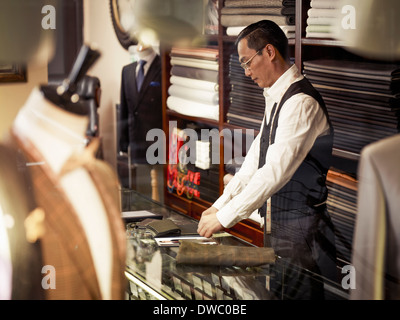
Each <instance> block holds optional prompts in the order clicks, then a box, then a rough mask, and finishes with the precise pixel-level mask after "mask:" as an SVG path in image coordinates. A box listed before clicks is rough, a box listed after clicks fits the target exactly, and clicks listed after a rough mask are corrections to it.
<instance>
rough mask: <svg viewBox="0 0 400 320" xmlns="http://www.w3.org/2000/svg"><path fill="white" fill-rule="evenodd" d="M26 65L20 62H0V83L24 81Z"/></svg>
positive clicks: (25, 79) (25, 78)
mask: <svg viewBox="0 0 400 320" xmlns="http://www.w3.org/2000/svg"><path fill="white" fill-rule="evenodd" d="M26 81H27V77H26V67H25V66H24V65H21V64H16V63H14V64H12V63H10V64H0V83H7V82H26Z"/></svg>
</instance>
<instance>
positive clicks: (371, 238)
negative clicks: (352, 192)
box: [351, 134, 400, 300]
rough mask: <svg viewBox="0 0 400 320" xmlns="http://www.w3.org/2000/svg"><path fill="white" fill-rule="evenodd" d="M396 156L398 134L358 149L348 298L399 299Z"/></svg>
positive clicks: (399, 178)
mask: <svg viewBox="0 0 400 320" xmlns="http://www.w3.org/2000/svg"><path fill="white" fill-rule="evenodd" d="M399 159H400V134H397V135H394V136H391V137H389V138H385V139H382V140H380V141H378V142H375V143H372V144H370V145H368V146H366V147H365V148H364V149H363V150H362V152H361V158H360V163H359V167H358V179H359V183H358V211H357V218H356V224H355V230H354V241H353V253H352V264H353V266H354V268H355V276H356V277H355V279H356V281H355V282H356V288H355V289H353V290H351V298H352V299H368V300H370V299H396V300H397V299H400V232H399V230H400V168H399Z"/></svg>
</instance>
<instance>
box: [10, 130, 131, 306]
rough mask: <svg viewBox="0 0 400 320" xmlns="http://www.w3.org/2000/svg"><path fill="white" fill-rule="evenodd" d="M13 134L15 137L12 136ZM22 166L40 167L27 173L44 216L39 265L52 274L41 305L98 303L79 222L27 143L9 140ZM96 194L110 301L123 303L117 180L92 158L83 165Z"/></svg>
mask: <svg viewBox="0 0 400 320" xmlns="http://www.w3.org/2000/svg"><path fill="white" fill-rule="evenodd" d="M14 134H15V133H14ZM11 143H12V144H13V145H17V146H18V148H19V150H20V152H22V153H23V154H24V156H25V158H26V159H27V161H30V162H33V163H41V162H44V164H41V165H33V166H30V167H29V173H30V176H31V179H32V191H33V193H34V197H35V200H36V202H37V205H38V207H40V208H42V209H43V210H44V212H45V221H44V225H45V233H44V235H43V236H42V238H41V239H40V243H41V249H42V253H43V257H42V260H43V265H50V266H53V267H54V268H55V271H56V274H55V275H56V289H46V290H45V293H44V294H45V298H46V299H56V300H88V299H102V296H101V292H100V286H99V283H98V280H97V277H96V272H95V266H94V262H93V260H92V256H91V252H90V248H89V244H88V241H87V239H86V236H85V232H84V230H83V227H82V225H81V223H80V221H79V217H78V215H77V213H76V212H75V210H74V208H73V207H72V205H71V203H70V202H69V200H68V198H67V196H66V195H65V194H64V192H63V191H62V189H61V188H60V187H59V185H58V178H57V177H55V176H54V174H53V172H52V171H51V170H50V168H49V167H48V165H47V164H46V163H45V161H44V159H43V157H42V156H41V155H40V153H39V152H38V151H37V150H36V149H35V148H34V146H33V145H32V144H30V143H29V141H27V140H26V139H19V138H18V137H17V135H14V136H13V137H11ZM83 166H84V168H85V169H86V170H87V171H88V173H89V174H90V176H91V177H92V179H93V181H94V183H95V185H96V187H97V188H98V191H99V194H101V197H102V200H103V204H104V207H105V209H106V212H107V216H108V220H109V225H110V232H111V238H112V249H113V264H112V288H111V290H112V294H111V297H112V299H118V300H119V299H123V298H124V290H125V281H126V280H125V276H124V270H125V258H126V237H125V230H124V226H123V223H122V219H121V214H120V209H119V193H118V189H119V188H118V180H117V178H116V176H115V174H114V172H113V171H112V169H111V168H110V167H109V166H108V165H107V164H106V163H105V162H103V161H100V160H97V159H95V158H94V157H92V158H90V161H89V162H86V163H84V165H83Z"/></svg>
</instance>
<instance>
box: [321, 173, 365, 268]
mask: <svg viewBox="0 0 400 320" xmlns="http://www.w3.org/2000/svg"><path fill="white" fill-rule="evenodd" d="M326 185H327V187H328V199H327V208H328V212H329V214H330V216H331V220H332V223H333V226H334V230H335V245H336V256H337V259H338V265H339V266H341V267H343V266H344V265H349V264H351V254H352V247H353V235H354V226H355V221H356V214H357V180H356V179H355V178H354V177H352V176H351V175H349V174H346V173H344V172H342V171H340V170H338V169H335V168H331V169H330V170H329V171H328V174H327V180H326Z"/></svg>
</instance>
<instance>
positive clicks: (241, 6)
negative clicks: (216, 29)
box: [221, 0, 296, 38]
mask: <svg viewBox="0 0 400 320" xmlns="http://www.w3.org/2000/svg"><path fill="white" fill-rule="evenodd" d="M295 3H296V1H295V0H226V1H225V4H224V7H223V8H222V9H221V24H222V25H223V26H224V27H227V30H226V32H227V35H231V36H236V35H238V34H239V32H240V31H241V30H242V29H243V28H244V27H246V26H248V25H249V24H252V23H254V22H257V21H260V20H272V21H274V22H275V23H276V24H278V25H279V26H280V27H281V28H282V30H283V31H284V32H285V34H286V36H287V37H288V38H294V30H295Z"/></svg>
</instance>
